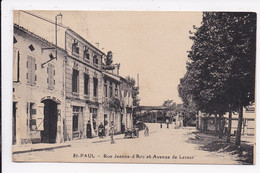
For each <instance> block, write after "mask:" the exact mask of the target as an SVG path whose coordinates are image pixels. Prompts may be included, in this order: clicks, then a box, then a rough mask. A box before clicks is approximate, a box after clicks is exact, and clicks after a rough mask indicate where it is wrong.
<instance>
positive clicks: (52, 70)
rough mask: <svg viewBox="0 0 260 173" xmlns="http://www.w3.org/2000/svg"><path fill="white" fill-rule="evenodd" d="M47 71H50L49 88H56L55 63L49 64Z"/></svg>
mask: <svg viewBox="0 0 260 173" xmlns="http://www.w3.org/2000/svg"><path fill="white" fill-rule="evenodd" d="M47 73H48V79H47V82H48V89H51V90H52V89H54V85H55V80H54V76H55V69H54V65H53V64H48V67H47Z"/></svg>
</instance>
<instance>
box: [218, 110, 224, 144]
mask: <svg viewBox="0 0 260 173" xmlns="http://www.w3.org/2000/svg"><path fill="white" fill-rule="evenodd" d="M222 119H223V114H219V133H218V138H219V139H222V137H223V126H222Z"/></svg>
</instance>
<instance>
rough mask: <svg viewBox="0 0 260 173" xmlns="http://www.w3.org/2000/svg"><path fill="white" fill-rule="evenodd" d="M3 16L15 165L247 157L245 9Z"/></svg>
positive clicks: (241, 160)
mask: <svg viewBox="0 0 260 173" xmlns="http://www.w3.org/2000/svg"><path fill="white" fill-rule="evenodd" d="M13 12H14V23H13V114H12V136H13V138H12V144H13V146H12V158H13V161H14V162H88V163H90V162H92V163H171V164H177V163H178V164H180V163H181V164H221V165H223V164H225V165H226V164H228V165H233V164H240V165H252V164H255V145H256V140H255V136H256V131H255V129H256V123H255V122H256V120H255V119H256V114H255V111H256V104H255V90H256V89H255V76H256V74H255V72H256V13H254V12H207V11H201V12H177V11H53V10H52V11H51V10H49V11H44V10H37V11H36V10H15V11H13Z"/></svg>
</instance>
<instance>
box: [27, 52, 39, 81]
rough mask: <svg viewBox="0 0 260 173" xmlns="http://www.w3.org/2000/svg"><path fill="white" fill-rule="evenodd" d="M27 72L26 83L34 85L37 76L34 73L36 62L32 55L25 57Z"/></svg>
mask: <svg viewBox="0 0 260 173" xmlns="http://www.w3.org/2000/svg"><path fill="white" fill-rule="evenodd" d="M26 66H27V69H28V71H27V73H26V79H27V83H28V84H29V85H35V84H36V80H37V76H36V75H35V70H36V69H37V64H36V63H35V58H34V57H32V56H28V57H27V64H26Z"/></svg>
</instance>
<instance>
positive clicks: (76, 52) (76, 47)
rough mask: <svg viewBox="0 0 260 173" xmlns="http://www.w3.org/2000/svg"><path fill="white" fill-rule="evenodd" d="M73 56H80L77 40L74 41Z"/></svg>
mask: <svg viewBox="0 0 260 173" xmlns="http://www.w3.org/2000/svg"><path fill="white" fill-rule="evenodd" d="M72 54H77V55H78V54H79V46H78V41H77V40H76V39H74V42H73V43H72Z"/></svg>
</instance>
